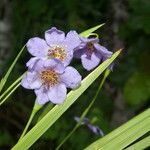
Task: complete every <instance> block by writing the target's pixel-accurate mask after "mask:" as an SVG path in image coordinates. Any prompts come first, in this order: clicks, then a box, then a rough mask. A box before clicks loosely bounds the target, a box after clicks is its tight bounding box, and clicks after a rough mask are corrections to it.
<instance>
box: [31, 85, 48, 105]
mask: <svg viewBox="0 0 150 150" xmlns="http://www.w3.org/2000/svg"><path fill="white" fill-rule="evenodd" d="M34 92H35V94H36V96H37V98H36V101H37V102H38V103H39V104H40V105H44V104H45V103H46V102H48V101H49V98H48V95H47V90H46V89H45V88H44V87H41V88H39V89H36V90H34Z"/></svg>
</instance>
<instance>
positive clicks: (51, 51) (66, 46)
mask: <svg viewBox="0 0 150 150" xmlns="http://www.w3.org/2000/svg"><path fill="white" fill-rule="evenodd" d="M80 42H81V40H80V39H79V36H78V34H77V33H76V31H70V32H68V33H67V35H66V36H65V33H64V32H63V31H61V30H58V29H57V28H55V27H52V28H51V29H49V30H48V31H46V32H45V40H44V39H41V38H39V37H34V38H31V39H29V41H28V42H27V44H26V46H27V50H28V51H29V53H30V54H31V55H33V56H35V57H33V58H31V59H30V61H29V63H27V67H29V68H30V69H32V66H33V65H34V64H35V63H36V62H37V61H38V60H39V59H44V60H46V59H52V58H55V59H58V60H60V61H61V62H62V63H63V65H64V66H67V65H69V64H70V62H71V60H72V58H73V50H74V49H75V48H76V47H77V46H79V44H80Z"/></svg>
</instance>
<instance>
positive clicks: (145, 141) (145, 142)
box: [125, 136, 150, 150]
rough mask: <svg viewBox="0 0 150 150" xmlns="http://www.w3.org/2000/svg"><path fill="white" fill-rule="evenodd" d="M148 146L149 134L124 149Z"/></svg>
mask: <svg viewBox="0 0 150 150" xmlns="http://www.w3.org/2000/svg"><path fill="white" fill-rule="evenodd" d="M149 146H150V136H148V137H146V138H144V139H142V140H140V141H138V142H136V143H135V144H133V145H131V146H129V147H128V148H126V149H125V150H142V149H145V148H147V147H149Z"/></svg>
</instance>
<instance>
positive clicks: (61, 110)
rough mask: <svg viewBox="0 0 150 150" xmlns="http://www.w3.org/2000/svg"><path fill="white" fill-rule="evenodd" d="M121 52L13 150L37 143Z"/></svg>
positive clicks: (55, 109) (56, 108) (95, 71)
mask: <svg viewBox="0 0 150 150" xmlns="http://www.w3.org/2000/svg"><path fill="white" fill-rule="evenodd" d="M120 52H121V50H119V51H117V52H115V53H114V54H113V55H112V57H111V58H110V59H108V60H106V61H104V62H103V63H102V64H101V65H100V66H98V67H97V68H96V69H95V70H94V71H93V72H91V73H90V74H89V75H88V76H87V77H86V78H85V79H84V80H83V81H82V83H81V86H80V87H79V88H78V89H76V90H72V91H71V92H69V94H68V95H67V98H66V100H65V102H64V103H63V104H62V105H56V106H55V107H53V108H52V110H51V111H49V112H48V113H47V114H46V115H45V116H44V117H43V118H42V119H41V120H40V121H39V122H38V123H37V124H36V125H35V126H34V127H33V128H32V129H31V130H30V131H29V132H28V133H27V134H26V135H25V136H24V137H23V138H22V139H21V140H20V141H19V142H18V143H17V144H16V145H15V146H14V147H13V148H12V150H18V149H21V150H26V149H28V148H29V147H30V146H31V145H32V144H33V143H34V142H35V141H37V140H38V139H39V138H40V137H41V136H42V134H43V133H45V131H46V130H47V129H48V128H50V127H51V126H52V125H53V124H54V123H55V122H56V121H57V120H58V118H59V117H60V116H62V114H63V113H64V112H65V111H66V110H67V109H68V108H69V107H70V106H71V105H72V104H73V103H74V102H75V101H76V100H77V99H78V97H79V96H80V95H81V94H82V93H83V92H84V91H85V90H86V89H87V88H88V87H89V86H90V85H91V84H92V83H93V82H94V81H95V80H96V78H98V76H99V75H100V74H102V72H103V71H104V70H105V69H106V68H107V67H108V66H109V65H110V64H111V63H112V62H113V61H114V60H115V59H116V57H117V56H118V55H119V54H120Z"/></svg>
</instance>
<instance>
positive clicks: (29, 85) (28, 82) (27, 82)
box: [21, 71, 42, 89]
mask: <svg viewBox="0 0 150 150" xmlns="http://www.w3.org/2000/svg"><path fill="white" fill-rule="evenodd" d="M21 85H22V86H23V87H24V88H26V89H37V88H40V87H41V85H42V83H41V81H40V79H39V78H38V75H37V73H36V72H30V71H28V72H27V73H26V74H25V76H24V78H23V79H22V81H21Z"/></svg>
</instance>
